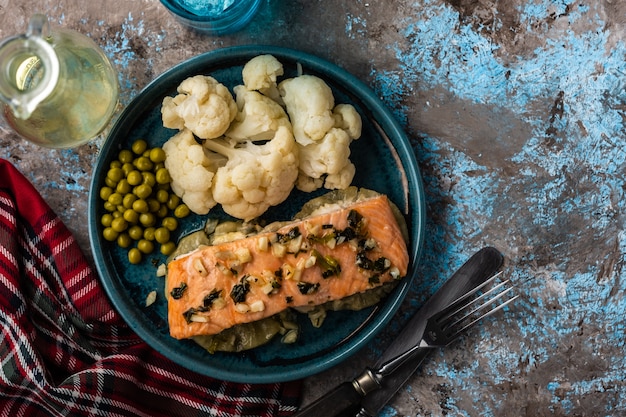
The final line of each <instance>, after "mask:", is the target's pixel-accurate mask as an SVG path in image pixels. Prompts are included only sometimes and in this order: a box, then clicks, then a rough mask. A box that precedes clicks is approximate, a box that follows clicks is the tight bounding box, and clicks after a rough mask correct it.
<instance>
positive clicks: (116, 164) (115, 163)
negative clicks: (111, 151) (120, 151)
mask: <svg viewBox="0 0 626 417" xmlns="http://www.w3.org/2000/svg"><path fill="white" fill-rule="evenodd" d="M121 167H122V163H121V162H120V161H111V163H110V164H109V168H121Z"/></svg>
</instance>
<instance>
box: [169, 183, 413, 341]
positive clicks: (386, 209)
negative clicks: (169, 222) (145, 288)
mask: <svg viewBox="0 0 626 417" xmlns="http://www.w3.org/2000/svg"><path fill="white" fill-rule="evenodd" d="M408 264H409V255H408V250H407V244H406V242H405V240H404V239H403V237H402V231H401V228H400V226H399V225H398V223H397V221H396V218H395V217H394V213H393V210H392V208H391V206H390V203H389V200H388V199H387V197H386V196H385V195H382V194H381V195H378V196H375V197H370V198H367V199H365V200H363V201H358V202H354V203H350V204H349V205H347V206H346V207H341V206H337V207H336V208H335V209H333V210H330V211H328V212H322V213H321V214H314V215H312V216H310V217H307V218H304V219H302V220H297V221H294V222H292V223H286V224H284V225H282V226H281V227H280V228H278V229H277V230H275V231H266V232H264V231H261V232H260V233H259V234H256V235H253V236H250V237H245V238H241V239H238V240H233V241H229V242H225V243H219V244H216V245H213V246H203V247H200V248H198V249H196V250H194V251H192V252H190V253H188V254H186V255H183V256H181V257H179V258H177V259H175V260H173V261H171V262H170V263H169V264H168V266H167V280H166V288H165V291H166V295H167V297H168V322H169V330H170V334H171V336H172V337H174V338H177V339H185V338H190V337H194V336H200V335H215V334H218V333H220V332H221V331H223V330H225V329H228V328H230V327H232V326H235V325H238V324H242V323H248V322H253V321H257V320H260V319H262V318H265V317H270V316H272V315H275V314H277V313H280V312H281V311H283V310H286V309H288V308H291V307H293V308H296V307H305V306H312V305H319V304H323V303H325V302H328V301H333V300H339V299H342V298H344V297H347V296H349V295H352V294H356V293H360V292H363V291H367V290H369V289H372V288H375V287H378V286H381V285H383V284H384V283H386V282H389V281H393V280H396V279H401V278H402V277H404V276H405V275H406V274H407V269H408Z"/></svg>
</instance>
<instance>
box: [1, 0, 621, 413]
mask: <svg viewBox="0 0 626 417" xmlns="http://www.w3.org/2000/svg"><path fill="white" fill-rule="evenodd" d="M34 11H40V12H44V13H46V14H48V16H49V18H50V20H51V22H52V23H53V24H54V25H61V26H65V27H68V28H71V29H75V30H78V31H79V32H82V33H85V34H88V35H89V36H91V37H92V38H93V39H94V40H95V41H96V42H97V43H98V44H99V45H101V46H102V48H103V49H104V50H105V52H106V53H107V55H108V56H109V57H110V58H111V60H112V61H113V63H114V64H115V65H116V67H117V68H118V70H119V71H120V74H119V77H120V85H121V88H122V96H121V102H122V105H123V104H126V103H128V102H129V100H131V99H132V98H133V97H134V96H135V95H136V94H137V93H138V92H139V91H140V90H141V88H142V87H144V86H145V85H146V84H147V83H148V82H149V81H150V80H152V79H153V78H154V77H156V76H157V75H159V74H160V73H162V72H164V71H165V70H167V69H168V68H169V67H171V66H173V65H174V64H176V63H178V62H180V61H183V60H185V59H187V58H189V57H192V56H194V55H196V54H198V53H201V52H205V51H208V50H213V49H217V48H221V47H225V46H230V45H239V44H250V43H259V44H272V45H279V46H287V47H295V48H298V49H301V50H304V51H306V52H309V53H312V54H315V55H318V56H320V57H322V58H325V59H328V60H330V61H333V62H335V63H337V64H338V65H340V66H342V67H344V68H346V69H347V70H348V71H350V72H352V73H353V74H354V75H356V76H357V77H359V78H360V79H362V80H363V81H364V82H366V83H367V84H368V85H370V86H371V87H372V89H374V90H375V91H376V92H377V93H378V94H379V95H380V97H381V98H382V99H383V100H384V101H385V103H386V104H387V105H388V106H389V107H390V108H391V109H392V110H393V112H394V114H395V116H396V117H397V118H398V120H399V121H400V122H401V123H402V124H403V126H404V127H405V129H406V131H407V133H408V134H409V136H410V138H411V141H412V145H413V148H414V150H415V154H416V157H417V159H418V162H419V165H420V169H421V172H422V175H423V179H424V184H425V189H426V197H427V208H428V220H427V236H426V241H425V247H424V250H423V255H422V258H421V262H420V266H419V271H420V276H421V277H420V279H418V280H417V281H416V285H415V288H414V291H413V292H412V294H411V297H409V299H407V302H406V303H405V305H404V306H403V307H402V309H401V311H400V313H399V316H398V319H397V320H395V321H394V323H393V324H392V325H391V326H390V327H389V329H387V331H385V333H384V334H383V335H381V337H380V338H379V339H378V340H377V341H376V342H375V343H373V344H372V346H370V347H369V348H368V349H366V350H365V351H364V352H361V353H359V354H358V355H357V357H355V358H352V359H350V360H349V361H348V362H347V363H346V364H345V365H342V366H340V367H338V368H336V369H332V370H330V371H327V372H325V373H323V374H322V375H318V376H315V377H312V378H310V379H309V380H307V383H306V389H307V391H306V397H305V400H306V401H308V400H310V399H312V398H314V397H316V396H317V395H319V394H320V393H321V391H322V389H323V388H324V387H327V386H329V383H334V382H339V381H341V380H343V379H344V378H347V377H351V376H353V374H354V369H355V367H358V368H359V369H360V368H361V367H362V364H363V362H364V361H367V360H373V359H374V358H375V357H376V355H377V354H378V353H379V352H380V351H381V350H382V349H383V348H384V346H385V345H386V343H387V342H388V341H389V339H390V338H392V337H393V335H394V334H395V333H396V332H397V331H398V330H399V328H400V326H401V325H402V323H403V321H404V320H405V319H406V318H407V317H408V316H409V315H410V314H411V313H412V312H414V311H415V309H417V308H418V307H419V305H420V304H421V303H422V302H423V300H424V299H425V297H427V296H428V295H429V294H431V293H432V292H433V291H434V289H435V288H436V287H438V286H439V285H440V284H441V283H442V282H443V280H444V279H445V278H446V277H447V276H448V275H449V274H450V272H451V271H452V270H453V269H454V268H456V267H458V266H459V265H460V264H461V263H463V262H464V261H465V260H466V259H467V257H469V256H470V255H471V254H472V253H473V252H474V251H475V250H477V249H479V248H480V247H482V246H484V245H492V246H496V247H497V248H499V249H500V250H501V251H502V252H503V253H504V254H505V255H506V258H507V262H506V265H505V273H506V274H507V275H508V276H509V277H511V279H512V280H513V281H515V282H516V283H517V285H518V287H519V290H518V291H519V293H520V294H521V296H522V299H521V301H520V302H518V303H517V304H516V306H515V308H514V309H512V310H511V311H509V312H508V313H507V314H505V315H504V316H500V317H499V318H498V319H497V320H490V321H487V322H485V323H484V325H483V326H481V327H480V328H478V329H476V330H475V331H472V332H471V333H470V334H469V335H468V336H467V337H465V338H464V339H463V340H462V341H461V342H459V343H457V344H455V345H454V346H453V347H451V348H449V349H446V350H445V351H441V352H436V353H435V354H433V355H432V356H430V358H429V359H428V360H427V361H426V362H425V363H424V364H423V366H422V368H421V369H420V370H419V371H418V372H417V373H416V374H415V376H414V377H413V378H412V379H411V380H410V381H409V384H408V385H407V386H406V387H405V388H404V389H403V390H402V391H401V392H400V393H399V395H398V396H397V397H396V398H395V399H394V400H393V402H392V403H391V404H389V405H388V406H387V407H386V408H385V410H384V412H383V415H384V416H388V417H391V416H444V415H454V416H524V415H529V416H544V415H556V416H618V415H626V400H625V398H626V387H625V382H624V381H625V380H626V363H625V345H624V341H625V335H624V330H625V322H624V316H625V304H626V301H625V299H624V291H625V289H626V282H625V280H626V271H624V261H625V259H624V258H625V253H626V231H625V227H624V218H625V214H626V206H625V203H624V193H625V190H626V181H625V174H624V169H625V168H626V128H625V123H626V88H625V87H626V32H625V24H626V2H624V1H622V0H579V1H573V0H506V1H502V0H501V1H497V0H449V1H445V0H421V1H409V0H395V1H392V2H382V1H380V2H376V1H365V0H335V1H332V2H331V1H319V0H297V1H293V0H290V1H288V0H282V1H281V0H275V1H272V0H265V1H264V3H263V6H262V9H261V11H260V13H259V15H258V16H257V17H256V19H255V20H254V22H253V23H252V24H251V25H250V26H249V27H248V28H246V29H245V30H244V31H242V32H239V33H237V34H234V35H232V36H226V37H220V38H216V37H209V36H205V35H200V34H197V33H194V32H191V31H188V30H186V29H184V28H182V27H180V26H179V25H178V23H176V21H174V20H173V19H172V18H171V17H170V16H169V15H168V13H167V12H166V11H165V9H164V8H163V7H162V6H161V5H160V4H159V3H158V2H157V1H155V0H133V1H124V0H102V1H99V2H84V1H80V0H57V1H54V2H53V1H45V0H34V1H31V2H28V4H25V3H24V2H21V1H17V0H0V21H1V22H0V23H1V24H0V37H2V38H4V37H6V36H9V35H13V34H16V33H22V32H24V30H25V27H26V22H27V20H28V18H29V17H30V15H31V14H32V13H33V12H34ZM103 141H104V136H102V137H100V138H98V139H96V140H94V141H93V142H91V143H90V144H88V145H84V146H82V147H80V148H77V149H74V150H63V151H55V150H47V149H42V148H37V147H35V146H32V145H30V144H28V143H26V142H25V141H23V140H21V139H20V138H18V137H17V136H16V135H14V134H13V133H12V132H10V131H8V130H7V129H6V128H4V127H0V157H3V158H6V159H8V160H10V161H11V162H13V163H14V164H15V165H16V166H17V167H18V168H19V169H20V170H21V171H22V172H24V174H25V175H26V176H27V177H28V178H29V179H30V180H31V181H32V182H33V183H34V184H35V186H36V187H37V188H38V189H39V190H40V192H41V193H42V195H43V196H44V197H45V198H46V199H47V201H48V202H49V203H50V205H51V206H52V207H53V208H54V209H55V210H56V211H57V213H58V214H59V215H60V216H61V218H62V219H63V220H64V221H65V222H66V223H67V224H68V226H69V227H70V229H71V230H72V231H73V232H74V233H75V234H76V236H77V238H78V239H79V241H80V242H81V244H82V245H83V248H84V250H85V252H86V253H89V251H90V249H89V243H88V239H87V230H86V204H87V193H88V187H89V181H90V176H91V170H92V167H93V165H94V162H95V160H96V159H97V157H98V150H99V148H100V147H101V145H102V143H103Z"/></svg>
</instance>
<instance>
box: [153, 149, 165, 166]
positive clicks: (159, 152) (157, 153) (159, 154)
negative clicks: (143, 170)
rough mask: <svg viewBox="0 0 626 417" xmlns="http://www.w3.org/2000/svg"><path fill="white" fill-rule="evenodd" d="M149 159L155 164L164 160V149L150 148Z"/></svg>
mask: <svg viewBox="0 0 626 417" xmlns="http://www.w3.org/2000/svg"><path fill="white" fill-rule="evenodd" d="M150 160H151V161H152V162H154V163H155V164H158V163H159V162H163V161H165V151H164V150H163V149H161V148H152V149H150Z"/></svg>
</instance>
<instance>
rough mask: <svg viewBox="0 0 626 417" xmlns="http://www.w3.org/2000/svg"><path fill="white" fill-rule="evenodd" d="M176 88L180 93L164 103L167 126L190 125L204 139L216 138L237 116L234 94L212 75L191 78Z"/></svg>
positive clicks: (164, 120)
mask: <svg viewBox="0 0 626 417" xmlns="http://www.w3.org/2000/svg"><path fill="white" fill-rule="evenodd" d="M177 91H178V92H179V94H178V95H177V96H175V97H165V98H164V99H163V105H162V106H161V116H162V120H163V126H165V127H167V128H171V129H179V130H180V129H183V128H187V129H189V130H191V131H192V132H193V133H194V134H195V135H196V136H198V137H199V138H201V139H213V138H217V137H219V136H221V135H223V134H224V132H226V130H227V129H228V127H229V126H230V123H231V122H232V121H233V119H234V118H235V116H236V115H237V104H236V103H235V99H234V98H233V96H232V94H231V93H230V91H229V90H228V88H226V86H225V85H223V84H221V83H219V82H218V81H217V80H216V79H215V78H213V77H210V76H206V75H196V76H193V77H189V78H187V79H185V80H183V82H182V83H180V85H179V86H178V89H177Z"/></svg>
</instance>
